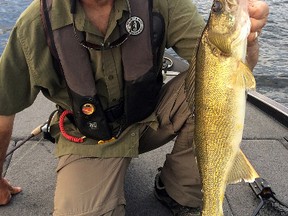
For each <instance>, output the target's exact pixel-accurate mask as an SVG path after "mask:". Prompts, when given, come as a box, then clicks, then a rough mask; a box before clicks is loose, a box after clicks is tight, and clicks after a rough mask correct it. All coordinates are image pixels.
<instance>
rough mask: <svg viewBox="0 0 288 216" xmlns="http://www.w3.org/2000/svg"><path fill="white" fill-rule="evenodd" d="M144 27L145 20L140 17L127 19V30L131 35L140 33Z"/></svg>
mask: <svg viewBox="0 0 288 216" xmlns="http://www.w3.org/2000/svg"><path fill="white" fill-rule="evenodd" d="M143 29H144V22H143V20H142V19H140V18H139V17H136V16H133V17H130V18H129V19H128V20H127V21H126V30H127V31H128V32H129V33H130V34H131V35H139V34H141V32H142V31H143Z"/></svg>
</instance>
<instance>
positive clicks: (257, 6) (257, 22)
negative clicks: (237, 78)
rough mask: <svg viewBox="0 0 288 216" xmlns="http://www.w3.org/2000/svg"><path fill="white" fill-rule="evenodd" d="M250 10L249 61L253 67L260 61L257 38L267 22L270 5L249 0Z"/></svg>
mask: <svg viewBox="0 0 288 216" xmlns="http://www.w3.org/2000/svg"><path fill="white" fill-rule="evenodd" d="M248 10H249V16H250V21H251V30H250V34H249V36H248V45H247V62H248V65H249V67H250V69H253V68H254V67H255V65H256V64H257V62H258V55H259V45H258V40H257V38H258V37H259V35H260V33H261V31H262V28H263V27H264V26H265V24H266V22H267V19H268V15H269V7H268V5H267V3H266V2H264V1H260V0H249V6H248Z"/></svg>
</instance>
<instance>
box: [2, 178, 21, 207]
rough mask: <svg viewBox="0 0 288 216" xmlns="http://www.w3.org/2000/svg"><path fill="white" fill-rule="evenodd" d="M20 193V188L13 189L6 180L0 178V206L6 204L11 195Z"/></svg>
mask: <svg viewBox="0 0 288 216" xmlns="http://www.w3.org/2000/svg"><path fill="white" fill-rule="evenodd" d="M21 191H22V189H21V188H20V187H13V186H11V185H10V184H9V182H8V181H7V180H6V179H4V178H0V205H6V204H8V203H9V201H10V200H11V197H12V195H13V194H17V193H19V192H21Z"/></svg>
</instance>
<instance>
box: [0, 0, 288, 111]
mask: <svg viewBox="0 0 288 216" xmlns="http://www.w3.org/2000/svg"><path fill="white" fill-rule="evenodd" d="M30 2H32V0H14V1H11V0H0V53H2V51H3V48H4V46H5V44H6V43H7V40H8V37H9V33H10V31H11V29H12V27H13V25H14V23H15V21H16V19H17V18H18V16H19V14H20V13H21V12H22V11H23V10H24V9H25V8H26V7H27V6H28V5H29V3H30ZM194 2H195V3H196V4H197V5H198V8H199V11H200V13H201V14H203V16H204V17H205V18H207V17H208V13H209V10H210V6H211V2H212V1H211V0H210V1H203V0H194ZM267 3H268V4H269V6H270V16H269V20H268V23H267V25H266V26H265V28H264V29H263V31H262V33H261V36H260V45H261V50H260V59H259V62H258V65H257V66H256V68H255V70H254V74H255V77H256V81H257V91H259V92H260V93H262V94H264V95H266V96H268V97H269V98H272V99H274V100H276V101H277V102H279V103H281V104H283V105H284V106H286V107H288V62H287V60H288V16H287V11H288V0H284V1H283V0H267Z"/></svg>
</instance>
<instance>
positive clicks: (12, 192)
mask: <svg viewBox="0 0 288 216" xmlns="http://www.w3.org/2000/svg"><path fill="white" fill-rule="evenodd" d="M21 191H22V189H21V187H12V189H11V190H10V192H11V194H13V195H14V194H17V193H20V192H21Z"/></svg>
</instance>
